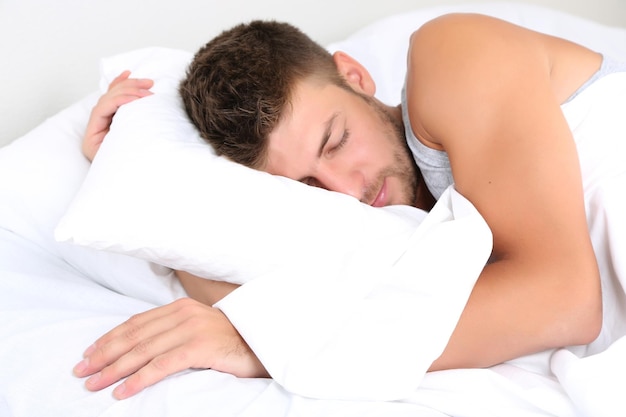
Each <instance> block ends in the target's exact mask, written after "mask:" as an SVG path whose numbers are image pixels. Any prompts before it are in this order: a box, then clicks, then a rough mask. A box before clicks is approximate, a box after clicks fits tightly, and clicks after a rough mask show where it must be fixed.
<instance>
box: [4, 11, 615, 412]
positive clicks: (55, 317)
mask: <svg viewBox="0 0 626 417" xmlns="http://www.w3.org/2000/svg"><path fill="white" fill-rule="evenodd" d="M531 15H532V14H531ZM535 17H537V18H538V19H539V20H538V21H541V19H542V15H541V14H538V15H536V16H535ZM534 22H537V21H534ZM556 22H557V23H556V24H555V21H553V20H550V21H549V22H548V26H550V27H552V28H554V27H557V26H558V22H561V21H560V20H558V19H557V20H556ZM539 26H541V24H540V25H539ZM597 29H598V30H597V31H591V32H590V33H587V34H586V35H587V36H583V35H584V34H583V33H578V32H579V28H576V27H568V28H567V31H569V32H571V33H576V34H577V36H579V37H581V38H585V40H586V42H587V43H588V44H592V46H593V45H608V46H607V47H608V48H609V49H612V50H614V51H617V54H616V55H618V56H622V57H626V42H625V43H621V42H616V39H618V40H619V39H626V38H625V36H626V35H625V33H626V32H625V31H622V30H618V29H611V30H606V31H604V30H602V29H603V28H601V27H598V28H597ZM604 36H608V37H607V38H605V37H604ZM620 48H622V49H621V53H623V54H622V55H619V54H620V52H619V51H620ZM94 101H95V96H90V97H88V98H86V99H84V100H82V101H81V102H79V103H77V104H76V105H74V106H72V107H70V108H69V109H67V110H66V111H64V112H62V113H60V114H58V115H57V116H55V117H53V118H51V119H50V120H48V121H47V122H45V123H44V124H43V125H42V126H40V127H39V128H37V129H36V130H34V131H32V132H31V133H29V134H27V135H26V136H25V137H23V138H21V139H20V140H18V141H16V142H14V143H13V144H11V145H10V146H9V147H7V148H3V149H0V415H1V416H3V417H4V416H6V417H39V416H46V417H61V416H62V417H72V416H107V417H126V416H151V417H161V416H162V417H171V416H183V417H184V416H198V415H216V416H251V417H260V416H268V415H271V416H277V417H281V416H285V417H287V416H289V417H292V416H293V417H296V416H321V415H323V416H366V417H367V416H381V415H384V416H391V417H393V416H418V417H421V416H424V417H430V416H432V417H440V416H446V415H450V416H468V417H469V416H476V417H478V416H481V417H484V416H502V415H506V416H585V415H588V416H594V417H598V416H603V415H621V414H620V413H623V410H624V409H626V407H625V406H624V405H623V404H622V392H621V388H622V387H624V386H626V382H625V378H626V359H625V358H626V346H625V345H626V342H625V341H624V340H625V339H623V338H621V339H620V338H619V336H620V334H621V333H622V332H623V331H624V329H623V325H624V321H625V320H624V317H625V315H624V314H625V311H624V304H623V299H622V298H621V297H622V296H623V288H624V283H623V282H622V281H620V277H623V276H626V275H625V274H624V273H623V272H624V271H626V270H625V269H624V268H626V265H624V260H623V256H620V254H622V253H624V251H623V250H619V248H623V247H625V245H626V243H624V242H622V241H621V239H622V238H620V233H619V232H620V231H621V232H622V233H621V235H622V236H624V235H626V234H625V233H623V232H624V231H626V222H625V221H624V219H623V213H624V212H625V210H626V205H625V203H624V201H623V199H622V198H621V197H619V198H616V197H615V196H616V195H617V196H619V195H620V190H623V189H624V186H626V176H625V175H623V174H616V175H614V176H613V179H612V180H611V181H605V182H604V183H603V184H602V185H601V186H600V187H597V188H596V189H595V194H594V195H593V196H590V198H589V207H588V211H589V214H590V218H593V219H594V221H593V222H592V224H591V226H590V227H591V232H592V239H593V241H594V245H595V246H596V248H597V250H598V251H599V252H600V253H602V254H603V256H601V257H600V259H599V260H600V262H601V267H602V268H603V273H604V275H605V277H608V278H607V279H605V285H606V286H610V288H611V290H612V291H613V294H616V298H615V299H610V300H605V305H607V306H609V308H610V310H611V311H610V312H607V313H614V314H615V315H614V316H613V317H617V319H615V320H614V321H612V322H609V323H607V325H606V326H605V331H604V333H603V337H602V338H601V339H600V340H599V341H598V343H597V344H592V345H590V346H589V347H584V348H580V349H571V350H561V351H557V352H545V353H541V354H538V355H533V356H530V357H526V358H522V359H520V360H518V361H512V362H510V363H506V364H502V365H499V366H496V367H493V368H490V369H480V370H452V371H443V372H436V373H430V374H428V375H427V376H426V377H425V378H424V380H423V383H422V385H421V386H420V388H419V389H418V390H416V392H415V393H413V395H410V396H409V397H407V398H406V399H404V400H402V401H395V402H359V401H333V400H315V399H310V398H304V397H301V396H298V395H294V394H290V393H288V392H286V391H285V390H284V389H283V388H282V387H280V386H279V385H278V384H277V383H275V382H273V381H270V380H263V379H238V378H234V377H232V376H230V375H225V374H221V373H218V372H214V371H211V370H205V371H188V372H183V373H181V374H178V375H175V376H172V377H170V378H168V379H167V380H165V381H163V382H162V383H159V384H157V385H155V386H153V387H151V388H149V389H147V390H146V391H145V392H143V393H141V394H139V395H137V396H135V397H133V398H130V399H128V400H125V401H120V402H118V401H115V400H114V399H113V398H112V396H111V389H106V390H103V391H101V392H99V393H90V392H88V391H86V390H85V389H84V387H83V385H82V381H81V380H79V379H77V378H75V377H74V376H72V374H71V369H72V367H73V365H74V364H75V363H76V362H77V361H78V360H79V359H80V356H81V353H82V350H83V349H84V348H86V347H87V346H88V345H89V343H91V342H92V341H93V340H94V339H95V338H96V337H98V336H99V335H101V334H102V333H103V332H105V331H107V330H109V329H110V328H111V327H112V326H114V325H116V324H118V323H119V322H121V321H123V320H125V319H126V318H128V316H129V315H131V314H134V313H137V312H141V311H145V310H146V309H148V308H151V307H153V306H156V305H160V304H163V303H166V302H168V301H171V300H173V299H175V298H177V297H179V296H181V295H182V290H181V288H180V286H179V285H177V283H176V282H175V280H174V279H173V277H172V276H171V274H170V273H169V272H168V271H167V270H164V269H162V268H158V267H154V266H153V265H151V264H149V263H147V262H144V261H139V260H136V259H133V258H128V257H125V256H122V255H114V254H108V253H101V252H95V251H90V250H88V249H85V248H79V247H74V246H70V245H67V244H61V243H57V242H55V241H54V239H53V235H52V232H53V229H54V227H55V225H56V222H57V221H58V219H59V218H60V217H61V216H62V214H63V213H64V211H65V208H66V207H67V204H68V203H69V201H70V200H71V198H72V197H73V195H74V193H75V192H76V191H77V190H78V187H79V186H80V183H81V181H82V178H84V175H85V174H86V172H87V169H88V167H89V166H88V163H87V162H86V161H85V160H84V159H83V158H82V156H81V155H80V147H79V143H80V137H81V129H82V128H84V123H85V122H86V120H87V116H88V112H89V108H90V107H91V105H93V103H94ZM42 136H46V137H47V140H42ZM51 155H53V156H54V157H52V158H51ZM607 207H609V208H608V209H607ZM610 230H613V231H615V233H612V232H607V231H610ZM129 277H132V278H129ZM607 288H608V287H607ZM620 291H622V292H621V293H620ZM611 330H615V332H614V334H608V333H610V331H611ZM614 340H617V342H613V341H614ZM609 342H613V343H612V344H611V345H610V347H609V349H608V350H606V351H605V350H604V349H606V348H607V347H608V345H609ZM585 350H586V352H585ZM582 354H593V355H592V356H588V357H586V358H584V359H580V358H579V355H582ZM550 366H551V369H550ZM551 371H553V372H554V373H555V374H556V375H553V374H552V373H551Z"/></svg>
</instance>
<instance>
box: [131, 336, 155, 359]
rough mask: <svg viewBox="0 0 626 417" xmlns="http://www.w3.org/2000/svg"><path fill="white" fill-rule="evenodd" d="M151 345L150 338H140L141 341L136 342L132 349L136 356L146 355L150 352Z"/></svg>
mask: <svg viewBox="0 0 626 417" xmlns="http://www.w3.org/2000/svg"><path fill="white" fill-rule="evenodd" d="M151 347H152V341H151V340H142V341H141V342H139V343H137V344H136V345H135V347H133V349H132V351H133V353H134V354H135V355H137V356H146V355H149V354H150V350H151Z"/></svg>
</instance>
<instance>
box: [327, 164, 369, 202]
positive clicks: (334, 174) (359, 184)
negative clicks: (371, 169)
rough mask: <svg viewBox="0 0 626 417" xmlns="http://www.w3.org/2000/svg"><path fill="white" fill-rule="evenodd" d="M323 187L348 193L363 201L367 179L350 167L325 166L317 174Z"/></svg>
mask: <svg viewBox="0 0 626 417" xmlns="http://www.w3.org/2000/svg"><path fill="white" fill-rule="evenodd" d="M316 179H317V181H319V182H320V185H321V186H322V188H325V189H327V190H331V191H336V192H339V193H342V194H347V195H349V196H352V197H354V198H356V199H357V200H359V201H362V199H363V197H364V194H365V179H364V177H363V174H362V173H360V172H358V171H354V170H349V169H341V168H340V169H337V168H333V167H325V168H323V169H320V170H319V171H318V172H317V175H316Z"/></svg>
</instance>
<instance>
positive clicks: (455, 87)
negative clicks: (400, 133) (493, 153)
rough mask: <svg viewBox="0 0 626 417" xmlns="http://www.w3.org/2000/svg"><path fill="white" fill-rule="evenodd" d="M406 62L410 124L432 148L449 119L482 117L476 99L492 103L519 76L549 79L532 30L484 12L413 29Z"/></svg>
mask: <svg viewBox="0 0 626 417" xmlns="http://www.w3.org/2000/svg"><path fill="white" fill-rule="evenodd" d="M407 65H408V67H407V79H406V83H407V86H406V87H407V98H408V105H409V114H410V116H411V124H412V126H413V127H414V129H415V130H416V133H417V135H418V137H420V138H422V139H424V140H425V141H429V142H431V143H426V144H427V145H429V146H433V144H434V146H435V147H437V145H443V144H442V143H441V141H440V140H441V139H444V138H445V137H446V136H449V134H450V133H452V132H444V131H441V130H440V127H450V123H449V121H450V117H454V118H458V117H459V116H461V115H466V116H467V117H466V120H464V122H465V123H472V124H473V123H476V122H478V121H480V120H484V118H483V117H481V114H480V113H484V111H487V110H489V109H481V108H480V107H481V106H480V105H481V103H482V104H484V105H487V103H497V102H498V101H499V99H500V97H503V96H506V95H508V94H510V91H507V90H509V89H510V88H514V87H515V86H519V81H520V80H521V79H523V80H524V83H526V84H527V85H532V84H535V83H540V82H541V81H540V80H541V79H542V78H543V79H545V78H547V77H549V73H550V55H549V52H548V49H547V48H546V46H545V40H544V39H543V37H542V35H541V34H538V33H537V32H533V31H530V30H527V29H524V28H522V27H520V26H516V25H514V24H511V23H508V22H505V21H502V20H499V19H496V18H493V17H488V16H484V15H478V14H449V15H444V16H441V17H438V18H436V19H434V20H432V21H430V22H427V23H426V24H424V25H423V26H422V27H420V28H419V29H418V30H417V31H416V32H415V33H413V35H412V36H411V42H410V48H409V56H408V60H407ZM498 96H499V97H498ZM470 104H471V106H470ZM472 109H473V111H471V112H470V111H469V110H472ZM459 122H461V120H459ZM466 127H469V126H467V125H466Z"/></svg>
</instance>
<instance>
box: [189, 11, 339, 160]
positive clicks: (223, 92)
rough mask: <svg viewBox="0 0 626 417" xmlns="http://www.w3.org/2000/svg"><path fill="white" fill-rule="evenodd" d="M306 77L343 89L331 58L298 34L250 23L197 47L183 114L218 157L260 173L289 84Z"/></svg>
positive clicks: (288, 28) (283, 25)
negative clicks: (185, 112)
mask: <svg viewBox="0 0 626 417" xmlns="http://www.w3.org/2000/svg"><path fill="white" fill-rule="evenodd" d="M308 77H317V78H319V79H320V80H322V81H327V82H330V83H334V84H336V85H339V86H341V87H342V88H348V89H349V87H348V86H347V84H346V82H345V80H344V79H343V77H341V75H340V74H339V72H338V71H337V68H336V66H335V63H334V61H333V59H332V55H331V54H330V53H329V52H328V51H327V50H326V49H324V48H323V47H322V46H320V45H319V44H318V43H316V42H315V41H313V40H312V39H311V38H309V37H308V36H307V35H305V34H304V33H303V32H302V31H300V30H299V29H297V28H295V27H294V26H292V25H290V24H287V23H280V22H275V21H259V20H256V21H252V22H250V23H247V24H240V25H237V26H235V27H233V28H232V29H229V30H226V31H224V32H222V33H221V34H219V35H218V36H217V37H215V38H214V39H212V40H211V41H209V42H208V43H207V44H206V45H205V46H203V47H202V48H200V50H199V51H198V52H197V53H196V55H195V57H194V59H193V61H192V62H191V64H190V66H189V68H188V70H187V74H186V77H185V78H184V79H183V80H182V82H181V84H180V88H179V92H180V94H181V96H182V99H183V103H184V105H185V109H186V111H187V114H188V115H189V117H190V118H191V120H192V122H193V123H194V124H195V125H196V127H197V128H198V130H199V131H200V134H201V136H202V137H203V138H204V139H205V140H207V141H208V142H209V143H210V144H211V145H212V146H213V147H214V148H215V151H216V152H217V154H218V155H223V156H225V157H227V158H229V159H231V160H232V161H235V162H238V163H241V164H243V165H246V166H248V167H251V168H255V169H262V168H263V166H264V164H265V161H266V158H267V149H268V136H269V134H270V133H271V132H272V131H273V130H274V129H275V128H276V125H277V124H278V122H279V121H280V119H281V116H282V114H283V112H284V111H285V109H286V108H287V106H288V105H289V103H290V100H291V94H292V91H293V88H294V86H295V84H296V82H298V81H300V80H303V79H305V78H308Z"/></svg>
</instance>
